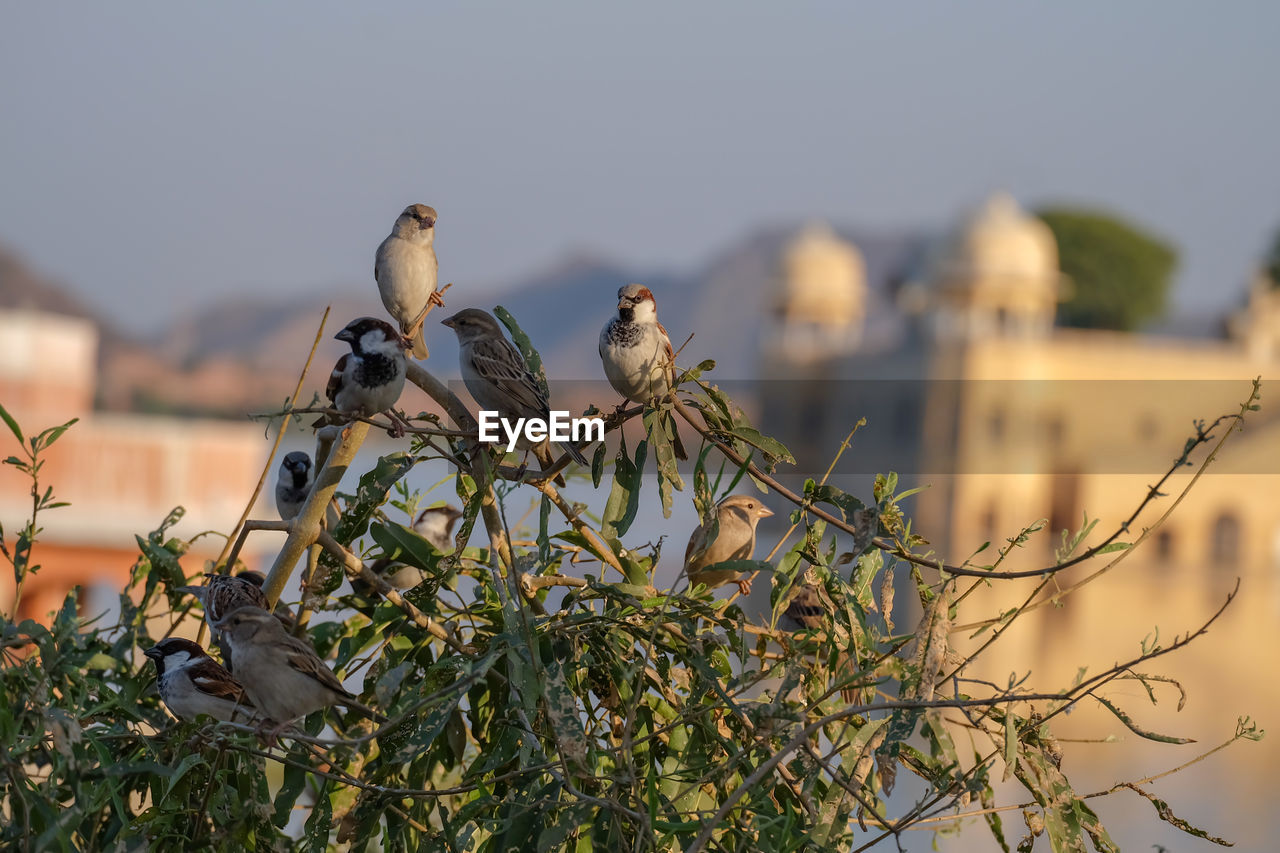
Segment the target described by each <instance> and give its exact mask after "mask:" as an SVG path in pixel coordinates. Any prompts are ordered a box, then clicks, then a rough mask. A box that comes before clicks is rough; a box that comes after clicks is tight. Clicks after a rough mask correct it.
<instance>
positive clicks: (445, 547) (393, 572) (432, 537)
mask: <svg viewBox="0 0 1280 853" xmlns="http://www.w3.org/2000/svg"><path fill="white" fill-rule="evenodd" d="M459 518H462V511H461V510H460V509H458V508H457V507H454V506H451V505H449V504H444V505H443V506H433V507H428V508H427V509H424V510H423V511H422V512H420V513H418V518H417V520H416V521H414V522H413V532H414V533H417V534H418V535H419V536H421V537H422V538H423V539H426V540H427V541H428V542H430V543H431V547H432V548H435V549H436V550H437V551H440V552H441V553H445V552H448V551H452V550H453V527H454V525H455V524H457V523H458V519H459ZM369 568H370V569H372V570H373V571H374V572H375V573H377V574H380V575H382V576H383V578H384V579H385V580H386V582H387V583H389V584H391V585H392V586H394V587H395V588H396V589H413V588H414V587H415V586H417V585H418V584H420V583H422V582H423V581H424V580H426V573H425V572H423V571H422V569H419V568H418V567H417V566H407V565H405V564H404V563H397V562H395V561H394V560H389V559H387V558H386V557H383V558H381V559H378V560H374V561H373V562H372V563H370V564H369ZM357 584H361V586H364V585H363V584H362V582H361V581H360V579H359V578H356V579H354V580H352V582H351V585H352V588H356V585H357ZM356 591H357V592H359V593H361V594H362V595H365V596H366V597H367V596H368V595H370V594H371V593H372V590H369V589H364V588H356Z"/></svg>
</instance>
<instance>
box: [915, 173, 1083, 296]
mask: <svg viewBox="0 0 1280 853" xmlns="http://www.w3.org/2000/svg"><path fill="white" fill-rule="evenodd" d="M941 267H942V269H941V270H940V272H942V273H943V275H944V276H946V277H955V276H960V277H965V278H969V277H975V276H980V277H1000V278H1011V279H1025V280H1028V281H1034V282H1043V283H1056V281H1057V279H1058V244H1057V242H1056V241H1055V240H1054V239H1053V232H1052V231H1050V230H1049V226H1047V225H1045V224H1044V223H1043V222H1042V221H1040V220H1039V219H1037V218H1036V217H1034V216H1030V215H1028V214H1027V213H1026V212H1025V211H1023V210H1022V208H1021V207H1019V206H1018V203H1017V202H1016V201H1014V199H1013V197H1012V196H1011V195H1009V194H1008V193H1003V192H1000V193H996V194H994V195H992V196H991V197H990V198H989V199H987V201H986V202H985V203H984V204H983V205H982V206H981V207H979V208H978V209H977V210H974V211H973V212H971V213H970V214H969V215H967V216H965V217H964V218H963V219H962V220H961V222H960V225H959V227H958V228H957V229H956V231H955V233H954V234H953V235H952V237H951V240H950V241H949V244H948V246H947V249H946V252H945V253H944V256H943V258H942V263H941Z"/></svg>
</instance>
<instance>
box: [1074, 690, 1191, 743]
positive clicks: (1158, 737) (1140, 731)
mask: <svg viewBox="0 0 1280 853" xmlns="http://www.w3.org/2000/svg"><path fill="white" fill-rule="evenodd" d="M1090 695H1091V696H1093V698H1094V699H1097V700H1098V702H1099V704H1101V705H1102V707H1104V708H1106V709H1107V710H1108V711H1110V712H1111V713H1113V714H1115V715H1116V719H1118V720H1119V721H1120V722H1122V723H1124V725H1125V728H1127V729H1128V730H1129V731H1131V732H1133V733H1134V734H1135V735H1137V736H1138V737H1143V738H1146V739H1147V740H1154V741H1158V742H1160V743H1195V740H1194V739H1192V738H1188V737H1174V736H1173V735H1162V734H1157V733H1156V732H1152V731H1148V730H1147V729H1144V728H1142V727H1141V726H1139V725H1138V724H1137V723H1136V722H1134V720H1133V718H1132V717H1130V716H1129V715H1128V714H1126V713H1125V712H1124V711H1121V710H1120V709H1119V708H1118V707H1116V706H1115V705H1113V704H1112V703H1111V702H1110V701H1109V700H1107V699H1106V698H1105V697H1102V696H1099V695H1097V694H1096V693H1091V694H1090Z"/></svg>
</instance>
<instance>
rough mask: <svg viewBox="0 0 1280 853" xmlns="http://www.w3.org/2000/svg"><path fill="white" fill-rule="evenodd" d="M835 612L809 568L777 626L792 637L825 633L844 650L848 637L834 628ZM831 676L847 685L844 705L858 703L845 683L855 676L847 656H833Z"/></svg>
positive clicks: (854, 692) (854, 689)
mask: <svg viewBox="0 0 1280 853" xmlns="http://www.w3.org/2000/svg"><path fill="white" fill-rule="evenodd" d="M835 612H836V608H835V604H833V603H832V601H831V596H830V595H828V594H827V591H826V589H825V588H823V586H822V582H821V581H820V580H819V578H818V576H817V575H816V574H815V573H814V571H813V568H812V567H810V568H808V569H806V570H805V573H804V578H803V580H801V581H800V583H798V584H796V585H795V587H794V588H793V589H792V591H791V593H790V596H789V600H788V601H787V606H786V609H785V610H783V611H782V616H781V618H779V620H778V625H779V627H781V628H783V629H784V630H786V631H790V632H792V633H796V632H799V631H826V632H828V633H830V635H831V637H832V639H834V641H835V642H836V643H837V644H840V645H841V646H844V645H845V644H847V643H848V641H849V633H848V631H846V630H844V629H843V628H841V627H839V626H837V625H836V622H835ZM831 674H832V675H833V676H834V677H835V678H837V679H839V680H841V681H843V682H845V684H846V686H844V687H842V688H840V695H841V697H842V698H843V699H844V700H845V701H846V702H850V703H852V702H855V701H857V698H858V693H859V688H857V687H851V686H848V680H849V679H850V677H851V676H852V675H853V674H854V668H853V665H852V660H851V658H850V656H849V654H848V653H847V652H840V653H838V654H837V655H836V657H835V661H834V663H833V664H832V667H831Z"/></svg>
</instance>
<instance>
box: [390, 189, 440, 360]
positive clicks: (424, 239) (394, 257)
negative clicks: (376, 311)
mask: <svg viewBox="0 0 1280 853" xmlns="http://www.w3.org/2000/svg"><path fill="white" fill-rule="evenodd" d="M435 226H436V211H435V208H432V207H427V206H426V205H425V204H411V205H409V206H408V207H406V208H405V209H404V212H403V213H401V214H400V215H399V216H398V217H396V224H395V225H393V226H391V233H390V234H389V235H388V236H387V239H385V240H383V241H382V243H381V244H379V245H378V251H377V252H376V253H375V254H374V257H373V277H374V279H375V280H376V281H377V282H378V294H379V295H380V296H381V297H382V304H383V305H384V306H386V309H387V313H389V314H390V315H391V316H392V317H393V318H394V319H395V321H396V322H397V323H399V324H400V331H401V332H402V333H403V335H404V342H405V348H406V349H411V350H412V351H413V357H414V358H426V357H427V342H426V339H425V338H424V337H423V328H422V327H423V322H422V321H423V320H424V319H425V317H426V311H427V305H428V304H434V305H443V304H444V300H443V299H441V298H440V294H439V293H437V292H436V271H437V268H438V265H437V263H436V250H435V247H434V246H433V243H434V242H435V238H436V227H435Z"/></svg>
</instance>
